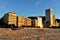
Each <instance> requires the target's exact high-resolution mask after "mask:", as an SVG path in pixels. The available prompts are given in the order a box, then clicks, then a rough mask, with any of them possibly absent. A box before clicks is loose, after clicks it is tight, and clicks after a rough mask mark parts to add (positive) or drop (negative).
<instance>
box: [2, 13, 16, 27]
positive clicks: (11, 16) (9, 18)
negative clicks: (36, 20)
mask: <svg viewBox="0 0 60 40" xmlns="http://www.w3.org/2000/svg"><path fill="white" fill-rule="evenodd" d="M2 19H3V21H4V22H5V23H7V24H8V25H10V24H11V25H12V24H13V25H15V26H16V14H15V13H14V12H8V13H7V14H5V15H4V16H3V17H2Z"/></svg>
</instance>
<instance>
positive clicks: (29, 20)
mask: <svg viewBox="0 0 60 40" xmlns="http://www.w3.org/2000/svg"><path fill="white" fill-rule="evenodd" d="M25 26H30V27H31V26H32V25H31V19H30V18H25Z"/></svg>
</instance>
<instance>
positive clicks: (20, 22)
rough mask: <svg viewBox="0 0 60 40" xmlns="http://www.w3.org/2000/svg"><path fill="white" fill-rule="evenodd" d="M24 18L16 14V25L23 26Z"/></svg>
mask: <svg viewBox="0 0 60 40" xmlns="http://www.w3.org/2000/svg"><path fill="white" fill-rule="evenodd" d="M24 20H25V18H24V17H23V16H17V22H16V23H17V26H18V27H22V26H24Z"/></svg>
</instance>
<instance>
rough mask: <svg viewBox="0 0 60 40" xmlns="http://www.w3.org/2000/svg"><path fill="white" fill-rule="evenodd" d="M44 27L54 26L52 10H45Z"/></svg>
mask: <svg viewBox="0 0 60 40" xmlns="http://www.w3.org/2000/svg"><path fill="white" fill-rule="evenodd" d="M45 12H46V14H45V16H46V27H51V26H54V15H53V9H52V8H49V9H46V11H45Z"/></svg>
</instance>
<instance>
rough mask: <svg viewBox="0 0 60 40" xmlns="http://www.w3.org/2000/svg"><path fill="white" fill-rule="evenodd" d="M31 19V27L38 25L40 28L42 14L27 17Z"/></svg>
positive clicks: (41, 25)
mask: <svg viewBox="0 0 60 40" xmlns="http://www.w3.org/2000/svg"><path fill="white" fill-rule="evenodd" d="M28 18H30V19H31V20H32V26H33V27H40V28H42V27H43V23H42V22H43V21H42V19H43V17H42V16H35V17H28Z"/></svg>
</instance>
